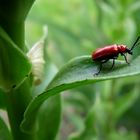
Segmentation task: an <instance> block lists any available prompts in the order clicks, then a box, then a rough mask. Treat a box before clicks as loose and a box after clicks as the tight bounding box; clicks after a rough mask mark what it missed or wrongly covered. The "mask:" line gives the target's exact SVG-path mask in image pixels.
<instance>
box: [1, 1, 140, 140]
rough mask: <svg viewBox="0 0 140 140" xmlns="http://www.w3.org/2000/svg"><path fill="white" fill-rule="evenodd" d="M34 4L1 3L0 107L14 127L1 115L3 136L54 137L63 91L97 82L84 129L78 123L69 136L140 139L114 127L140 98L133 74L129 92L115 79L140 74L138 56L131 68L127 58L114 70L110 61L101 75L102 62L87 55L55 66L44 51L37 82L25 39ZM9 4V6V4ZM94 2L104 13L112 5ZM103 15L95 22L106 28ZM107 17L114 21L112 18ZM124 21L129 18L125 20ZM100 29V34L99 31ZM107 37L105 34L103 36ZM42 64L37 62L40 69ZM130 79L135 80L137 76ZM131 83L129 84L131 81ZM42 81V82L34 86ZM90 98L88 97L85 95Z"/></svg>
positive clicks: (85, 139)
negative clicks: (26, 24)
mask: <svg viewBox="0 0 140 140" xmlns="http://www.w3.org/2000/svg"><path fill="white" fill-rule="evenodd" d="M33 2H34V1H33V0H24V1H23V0H22V1H21V0H18V1H17V0H14V1H12V0H10V1H4V0H2V1H1V2H0V17H1V18H0V89H1V90H0V100H2V101H3V102H0V107H1V108H3V109H5V110H6V111H7V113H8V117H9V122H10V130H11V131H9V129H8V127H7V125H6V124H5V122H4V121H3V120H2V119H0V127H1V129H0V138H2V139H4V140H10V139H13V140H19V139H21V140H54V139H56V135H57V132H58V129H59V125H60V121H61V95H60V92H62V91H65V90H67V89H72V88H75V87H82V86H83V85H87V84H93V85H95V83H96V82H98V85H97V86H99V87H100V89H94V90H93V91H94V92H95V93H93V94H95V97H94V98H95V102H94V103H93V104H90V105H91V109H89V110H88V111H87V115H86V119H85V122H84V123H83V125H81V126H82V127H81V128H80V127H79V129H78V132H77V133H73V134H72V135H70V136H69V138H68V139H70V140H82V139H83V140H94V139H95V140H96V139H97V140H100V139H106V140H115V139H123V140H124V139H137V137H136V135H135V133H133V132H130V133H129V132H128V131H127V130H124V131H119V130H120V129H121V127H120V129H117V128H116V126H117V124H118V121H119V119H120V118H121V116H122V115H123V114H124V112H126V111H127V110H128V108H130V107H131V106H132V105H133V104H134V103H135V101H136V100H137V99H138V97H139V85H138V84H139V79H137V78H136V77H135V81H136V83H134V85H132V89H131V90H130V91H128V94H127V95H119V94H118V93H121V92H123V90H122V88H121V86H123V84H121V82H120V83H119V82H118V83H117V80H116V79H118V78H122V77H130V76H135V75H138V74H140V66H139V62H140V56H138V55H136V56H135V59H133V60H132V61H131V65H130V66H127V65H126V64H125V62H124V61H120V60H117V61H116V65H115V68H114V69H113V70H112V71H108V67H110V65H111V63H112V62H111V61H109V62H108V63H107V64H106V65H105V66H104V70H103V71H102V73H101V74H100V75H98V76H95V75H94V73H96V72H97V70H98V67H99V65H98V64H97V63H95V62H93V61H92V60H91V56H89V55H86V56H81V57H77V58H74V59H73V60H71V61H69V62H67V63H66V64H65V65H64V66H63V67H61V68H60V69H59V70H57V68H56V66H55V65H54V64H53V63H52V59H50V58H49V57H48V56H49V55H50V54H49V53H48V52H46V51H44V52H45V54H44V56H45V58H44V59H45V60H46V63H45V64H44V60H43V59H42V60H40V61H41V62H40V63H41V64H42V65H44V74H43V77H40V75H39V79H37V80H39V81H37V83H36V82H35V81H36V79H35V78H36V77H35V76H36V75H35V73H34V71H33V70H34V63H33V61H31V59H29V53H28V54H27V50H28V48H27V47H26V45H25V39H24V38H25V36H24V25H25V19H26V16H27V14H28V12H29V10H30V8H31V6H32V4H33ZM7 3H9V4H8V5H7ZM112 3H113V2H112ZM96 4H97V7H98V8H99V9H98V12H99V15H100V14H101V13H102V12H101V9H100V8H103V10H106V6H110V5H109V4H108V5H107V3H105V2H103V1H102V2H101V5H100V3H98V2H96ZM108 9H110V8H108ZM110 10H111V9H110ZM132 10H133V9H132ZM107 12H111V11H107ZM100 16H101V15H100ZM100 16H99V17H100ZM100 18H101V17H100ZM100 18H99V19H98V20H97V21H98V23H97V25H99V26H102V28H103V30H104V26H105V25H101V23H102V21H101V20H102V19H100ZM108 18H109V20H110V17H108ZM124 19H125V18H124ZM122 21H125V20H123V19H122ZM97 25H96V27H97ZM113 25H114V24H112V27H111V28H113V29H114V26H113ZM54 26H55V25H53V27H54ZM96 27H95V28H94V29H96ZM60 29H62V31H63V30H64V29H63V28H60ZM113 29H112V30H110V31H112V32H110V31H105V32H107V33H108V34H109V35H111V36H113V35H114V34H113ZM62 31H61V32H62ZM58 33H60V32H58ZM98 33H99V34H98V35H99V36H100V35H101V31H99V32H98ZM62 34H64V33H62ZM65 34H68V33H67V32H66V33H65ZM118 34H119V33H117V34H115V35H114V36H113V38H117V35H118ZM68 35H69V36H71V37H72V38H74V37H76V35H74V34H72V33H71V32H69V34H68ZM94 35H95V34H94ZM85 36H87V37H89V36H88V33H87V35H86V34H84V37H85ZM81 38H83V37H81ZM105 38H106V37H105V36H104V40H105ZM78 39H79V38H77V39H74V40H75V42H80V40H78ZM119 39H120V38H119ZM81 40H82V39H81ZM57 41H58V40H57ZM41 42H42V43H41ZM58 42H59V41H58ZM87 42H88V41H87ZM87 42H86V43H87ZM38 43H39V45H41V47H43V46H45V45H46V36H45V38H43V39H41V41H39V42H38ZM60 44H61V43H60ZM89 44H92V43H89ZM54 55H55V54H53V55H52V56H54ZM27 56H28V57H27ZM54 57H55V56H54ZM42 65H39V68H40V67H42ZM57 71H58V72H57ZM39 72H40V69H39ZM56 73H57V74H56ZM37 76H38V73H37ZM37 78H38V77H37ZM131 78H132V79H133V77H131ZM110 79H111V80H112V81H107V82H108V83H107V84H105V83H102V82H101V81H106V80H110ZM40 80H41V81H40ZM126 81H127V80H126ZM128 81H129V82H130V80H128ZM128 81H127V82H126V83H127V84H129V82H128ZM38 82H41V83H40V85H39V86H36V84H38ZM117 86H118V87H117ZM116 87H117V88H116ZM115 88H116V89H115ZM119 89H121V91H119ZM132 92H133V94H132ZM55 95H56V96H55ZM86 98H90V97H88V96H86ZM130 100H131V101H130ZM90 105H87V106H88V107H89V106H90ZM88 107H87V108H88ZM85 108H86V107H85ZM114 110H115V111H114ZM122 129H123V128H122Z"/></svg>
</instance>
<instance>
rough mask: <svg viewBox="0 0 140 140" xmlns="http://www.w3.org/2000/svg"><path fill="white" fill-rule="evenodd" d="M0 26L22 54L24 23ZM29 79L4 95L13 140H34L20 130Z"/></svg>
mask: <svg viewBox="0 0 140 140" xmlns="http://www.w3.org/2000/svg"><path fill="white" fill-rule="evenodd" d="M0 26H1V27H2V28H4V30H5V31H6V32H7V34H8V35H9V36H10V37H11V39H12V40H13V42H14V43H15V44H16V45H17V46H18V47H19V48H20V49H21V50H22V51H23V52H24V50H25V45H24V22H13V21H8V22H7V20H0ZM17 59H18V58H17ZM19 61H20V60H19ZM29 78H30V77H29ZM29 78H28V79H27V80H26V81H24V83H23V84H22V85H21V86H20V87H19V88H18V89H16V90H15V89H14V88H13V89H12V90H11V91H9V92H7V93H6V96H7V112H8V117H9V122H10V126H11V131H12V134H13V139H14V140H33V139H34V138H33V135H29V134H26V133H24V132H22V131H21V129H20V124H21V121H22V120H23V115H24V112H25V110H26V108H27V106H28V104H29V102H30V101H31V90H30V89H31V85H30V79H29Z"/></svg>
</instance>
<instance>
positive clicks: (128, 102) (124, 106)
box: [114, 87, 139, 121]
mask: <svg viewBox="0 0 140 140" xmlns="http://www.w3.org/2000/svg"><path fill="white" fill-rule="evenodd" d="M138 97H139V89H138V88H137V87H135V89H134V90H133V91H130V92H129V93H127V94H126V95H123V96H121V97H120V98H119V99H118V100H117V101H116V102H115V104H114V105H115V106H114V108H115V112H114V117H115V118H114V121H116V119H117V120H118V119H119V118H120V117H121V115H122V114H124V113H125V112H126V111H127V110H128V109H129V108H130V107H131V106H132V105H133V104H134V103H135V102H136V100H137V99H138Z"/></svg>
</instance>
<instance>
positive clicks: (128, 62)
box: [122, 53, 129, 64]
mask: <svg viewBox="0 0 140 140" xmlns="http://www.w3.org/2000/svg"><path fill="white" fill-rule="evenodd" d="M122 55H123V56H124V59H125V62H126V63H127V64H129V62H128V60H127V58H126V55H125V54H124V53H122Z"/></svg>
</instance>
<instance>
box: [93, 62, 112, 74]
mask: <svg viewBox="0 0 140 140" xmlns="http://www.w3.org/2000/svg"><path fill="white" fill-rule="evenodd" d="M108 60H109V59H106V60H104V61H102V62H101V63H100V69H99V71H98V72H97V73H95V74H94V75H98V74H99V73H100V72H101V70H102V65H103V64H104V63H106V62H107V61H108Z"/></svg>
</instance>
